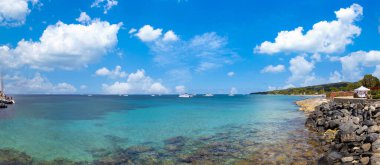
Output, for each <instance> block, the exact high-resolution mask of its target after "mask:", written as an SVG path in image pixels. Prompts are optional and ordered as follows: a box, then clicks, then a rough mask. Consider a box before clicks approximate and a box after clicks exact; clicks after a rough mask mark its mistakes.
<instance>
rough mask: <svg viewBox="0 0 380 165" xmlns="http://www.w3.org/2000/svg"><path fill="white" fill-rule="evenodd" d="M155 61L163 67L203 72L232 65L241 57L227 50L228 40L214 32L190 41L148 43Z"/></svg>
mask: <svg viewBox="0 0 380 165" xmlns="http://www.w3.org/2000/svg"><path fill="white" fill-rule="evenodd" d="M147 45H148V47H149V48H150V50H151V52H152V54H153V55H154V60H155V62H157V63H158V64H159V65H161V66H166V67H175V68H176V69H178V68H189V69H191V70H192V71H197V72H203V71H207V70H211V69H216V68H219V67H222V66H224V65H227V64H232V63H234V61H235V60H236V59H238V58H239V56H238V55H237V54H236V53H235V52H233V51H231V50H230V49H228V48H227V38H225V37H221V36H219V35H217V34H216V33H214V32H211V33H204V34H202V35H197V36H195V37H193V38H192V39H190V40H179V39H178V40H177V41H176V42H165V41H163V40H161V39H157V40H156V41H154V42H149V43H147Z"/></svg>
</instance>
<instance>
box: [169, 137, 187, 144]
mask: <svg viewBox="0 0 380 165" xmlns="http://www.w3.org/2000/svg"><path fill="white" fill-rule="evenodd" d="M185 141H186V138H185V137H183V136H177V137H174V138H170V139H166V140H165V141H164V143H165V144H184V143H185Z"/></svg>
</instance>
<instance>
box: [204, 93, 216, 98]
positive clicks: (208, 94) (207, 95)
mask: <svg viewBox="0 0 380 165" xmlns="http://www.w3.org/2000/svg"><path fill="white" fill-rule="evenodd" d="M205 96H206V97H212V96H214V95H213V94H211V93H207V94H205Z"/></svg>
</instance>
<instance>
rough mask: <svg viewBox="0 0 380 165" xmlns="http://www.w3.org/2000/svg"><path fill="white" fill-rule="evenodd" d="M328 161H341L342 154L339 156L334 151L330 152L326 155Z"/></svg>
mask: <svg viewBox="0 0 380 165" xmlns="http://www.w3.org/2000/svg"><path fill="white" fill-rule="evenodd" d="M328 159H330V160H332V161H337V160H340V159H342V154H340V153H339V152H336V151H333V152H330V153H329V154H328Z"/></svg>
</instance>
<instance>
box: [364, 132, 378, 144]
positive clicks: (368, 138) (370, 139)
mask: <svg viewBox="0 0 380 165" xmlns="http://www.w3.org/2000/svg"><path fill="white" fill-rule="evenodd" d="M378 138H379V134H377V133H370V134H368V135H367V136H366V137H365V142H368V143H372V142H374V141H376V140H377V139H378Z"/></svg>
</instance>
